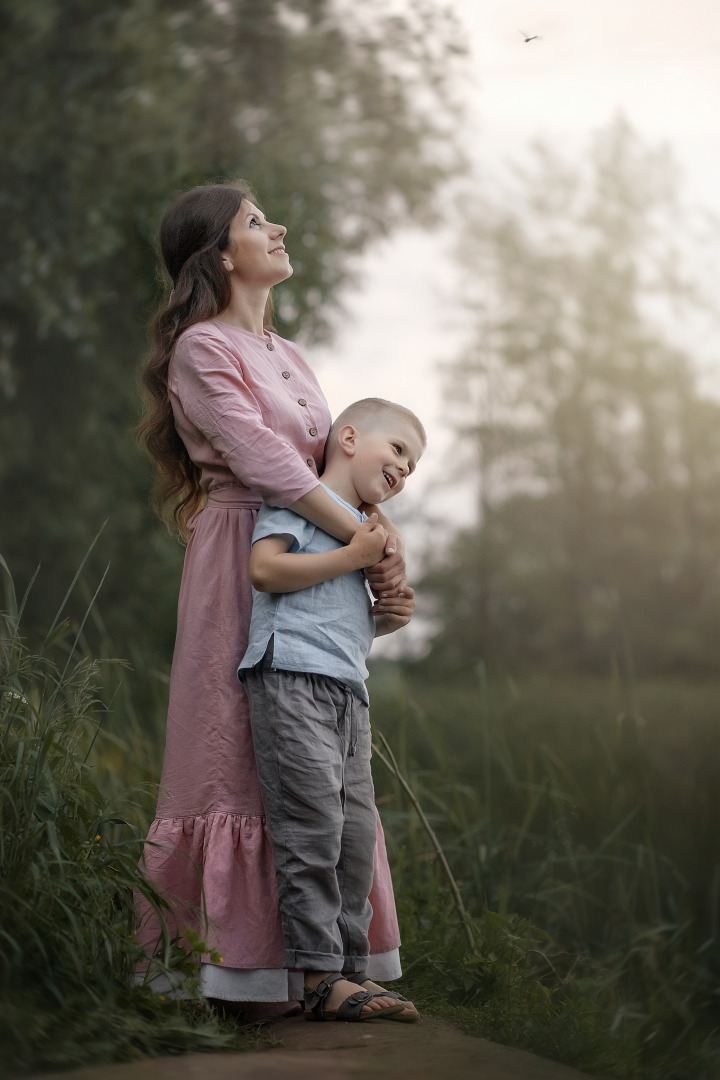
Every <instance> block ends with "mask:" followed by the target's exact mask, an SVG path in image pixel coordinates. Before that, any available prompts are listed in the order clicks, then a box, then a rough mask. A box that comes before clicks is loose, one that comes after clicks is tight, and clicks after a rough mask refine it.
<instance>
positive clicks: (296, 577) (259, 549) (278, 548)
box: [250, 519, 387, 593]
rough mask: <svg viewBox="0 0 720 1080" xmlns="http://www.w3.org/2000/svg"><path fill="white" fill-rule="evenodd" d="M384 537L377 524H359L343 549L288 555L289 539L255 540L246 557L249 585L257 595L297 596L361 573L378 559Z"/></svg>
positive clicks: (369, 522) (367, 522) (381, 528)
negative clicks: (288, 593)
mask: <svg viewBox="0 0 720 1080" xmlns="http://www.w3.org/2000/svg"><path fill="white" fill-rule="evenodd" d="M386 540H387V533H386V532H385V530H384V529H383V527H382V525H380V524H379V523H378V522H377V520H372V519H368V520H367V521H365V522H363V524H362V525H360V527H359V528H358V530H357V532H356V533H355V535H354V536H353V538H352V540H351V541H350V543H349V544H347V545H346V546H345V547H340V548H335V549H334V550H333V551H323V552H318V553H313V554H305V553H304V552H302V551H298V552H290V551H289V550H288V549H289V548H290V546H291V545H292V541H293V538H292V537H291V536H287V535H286V534H282V535H273V536H265V537H263V539H262V540H256V541H255V543H254V544H253V546H252V551H251V553H250V581H251V582H252V584H253V585H254V587H255V588H256V589H257V590H258V592H273V593H285V592H297V591H298V590H299V589H309V588H310V587H311V586H312V585H319V584H320V582H321V581H330V580H331V579H332V578H336V577H340V575H341V574H349V573H350V572H351V571H353V570H364V569H365V567H366V566H372V565H373V563H375V562H377V561H378V559H380V558H382V553H383V551H384V549H385V541H386Z"/></svg>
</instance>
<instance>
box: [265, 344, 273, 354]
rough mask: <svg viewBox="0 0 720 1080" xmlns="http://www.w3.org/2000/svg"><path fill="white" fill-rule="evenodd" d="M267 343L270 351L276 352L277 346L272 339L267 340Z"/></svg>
mask: <svg viewBox="0 0 720 1080" xmlns="http://www.w3.org/2000/svg"><path fill="white" fill-rule="evenodd" d="M265 344H266V345H267V347H268V349H269V350H270V352H274V351H275V346H274V345H273V343H272V341H266V342H265Z"/></svg>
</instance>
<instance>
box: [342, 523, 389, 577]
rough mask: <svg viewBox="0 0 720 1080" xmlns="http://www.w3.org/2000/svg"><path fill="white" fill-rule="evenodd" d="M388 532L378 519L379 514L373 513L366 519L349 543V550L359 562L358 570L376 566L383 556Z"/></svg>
mask: <svg viewBox="0 0 720 1080" xmlns="http://www.w3.org/2000/svg"><path fill="white" fill-rule="evenodd" d="M386 543H387V533H386V531H385V529H384V528H383V527H382V525H381V524H380V522H379V521H378V519H377V514H371V515H370V517H369V518H368V519H367V521H364V522H363V523H362V525H361V526H360V528H359V529H358V530H357V532H356V533H355V535H354V536H353V538H352V540H351V541H350V543H349V544H348V551H350V552H351V554H352V556H353V559H354V560H355V561H356V563H357V569H358V570H364V569H365V568H366V567H368V566H374V565H375V563H377V562H378V561H379V560H380V559H382V557H383V552H384V551H385V544H386Z"/></svg>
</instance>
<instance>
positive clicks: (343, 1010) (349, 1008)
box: [335, 990, 375, 1020]
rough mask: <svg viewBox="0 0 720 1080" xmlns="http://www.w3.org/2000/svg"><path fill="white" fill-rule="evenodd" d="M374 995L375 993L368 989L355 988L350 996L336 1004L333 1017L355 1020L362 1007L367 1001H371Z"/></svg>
mask: <svg viewBox="0 0 720 1080" xmlns="http://www.w3.org/2000/svg"><path fill="white" fill-rule="evenodd" d="M374 996H375V995H374V994H371V993H370V991H369V990H357V991H356V992H355V993H354V994H351V995H350V997H346V998H345V1000H344V1001H343V1002H342V1003H341V1004H340V1005H339V1006H338V1010H337V1012H336V1014H335V1019H336V1020H356V1019H357V1018H358V1017H359V1016H360V1013H361V1012H362V1011H363V1009H364V1007H365V1006H366V1005H367V1003H368V1002H369V1001H372V999H373V997H374Z"/></svg>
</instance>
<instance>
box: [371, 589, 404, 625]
mask: <svg viewBox="0 0 720 1080" xmlns="http://www.w3.org/2000/svg"><path fill="white" fill-rule="evenodd" d="M414 610H415V590H414V589H411V588H410V586H409V585H401V586H400V587H399V588H398V590H397V593H396V594H395V595H394V596H381V597H380V599H379V600H376V601H375V603H374V604H373V606H372V608H371V610H370V614H371V615H374V616H375V618H376V619H377V620H378V622H377V629H376V631H375V636H376V637H380V636H381V635H383V634H392V633H394V631H395V630H399V629H400V627H401V626H406V625H407V624H408V623H409V622H410V619H411V618H412V615H413V612H414Z"/></svg>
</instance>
